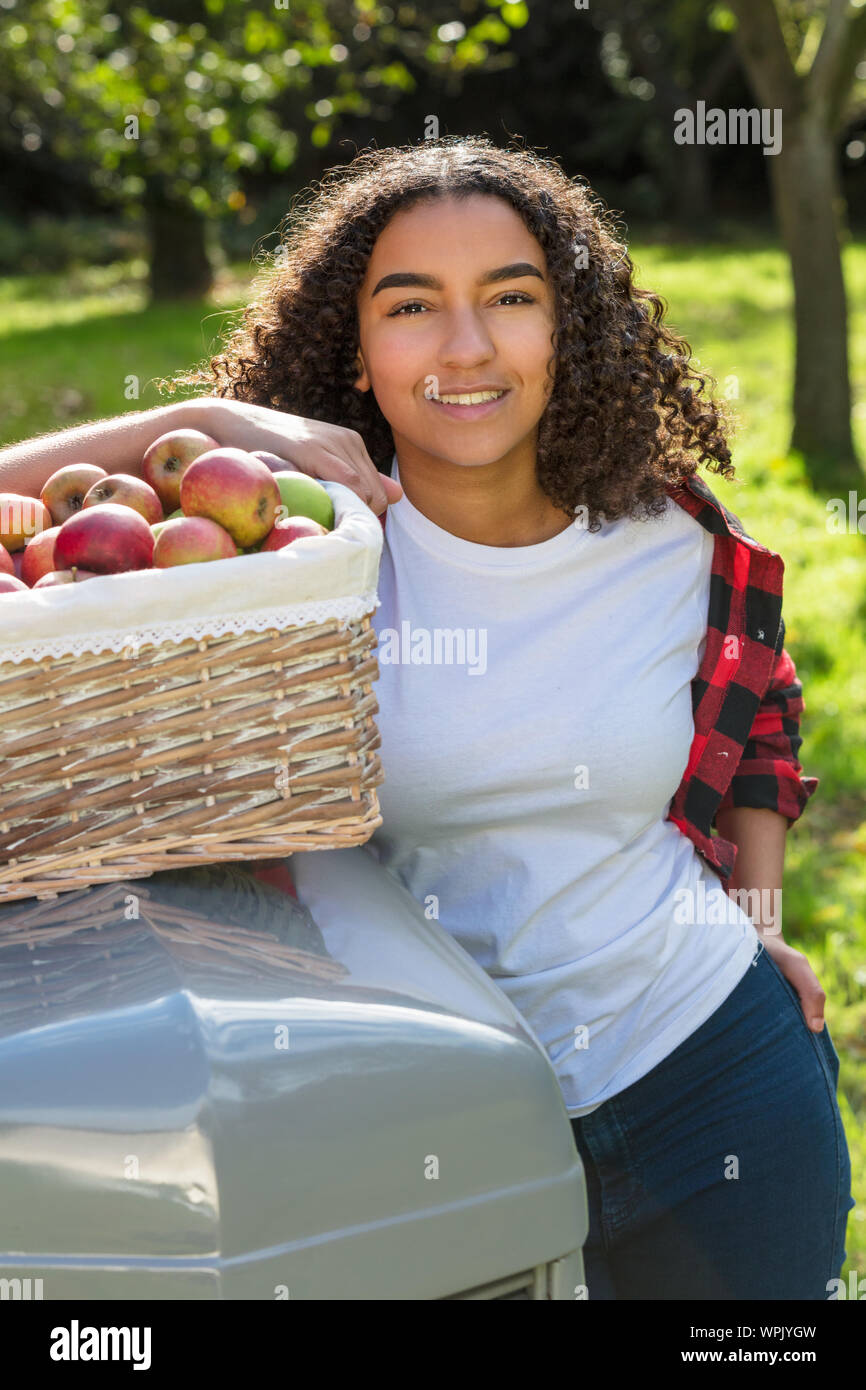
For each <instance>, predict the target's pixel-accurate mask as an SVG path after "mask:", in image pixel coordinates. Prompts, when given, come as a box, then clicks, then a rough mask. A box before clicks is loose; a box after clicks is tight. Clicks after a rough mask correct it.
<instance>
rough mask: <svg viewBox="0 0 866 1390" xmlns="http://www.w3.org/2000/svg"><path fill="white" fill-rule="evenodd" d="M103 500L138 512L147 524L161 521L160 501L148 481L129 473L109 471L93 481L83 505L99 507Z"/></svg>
mask: <svg viewBox="0 0 866 1390" xmlns="http://www.w3.org/2000/svg"><path fill="white" fill-rule="evenodd" d="M103 502H116V503H118V505H119V506H121V507H131V508H132V509H133V511H136V512H139V513H140V515H141V516H143V517H144V519H145V521H146V522H147V523H148V525H149V526H152V525H153V523H154V522H155V521H162V503H161V502H160V500H159V498H158V497H157V495H156V493H155V492H154V490H153V488H152V487H151V486H150V483H146V482H145V481H144V479H143V478H135V477H133V475H132V474H131V473H109V474H108V476H107V477H106V478H100V480H99V482H98V483H94V485H93V487H92V488H91V489H90V491H89V492H88V494H87V496H86V497H85V499H84V503H83V505H84V507H99V506H101V505H102V503H103Z"/></svg>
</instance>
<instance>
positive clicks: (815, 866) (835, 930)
mask: <svg viewBox="0 0 866 1390" xmlns="http://www.w3.org/2000/svg"><path fill="white" fill-rule="evenodd" d="M631 254H632V257H633V259H634V260H635V262H636V264H637V268H638V278H639V280H640V283H642V284H644V285H647V286H651V287H652V288H654V289H655V290H657V291H658V292H659V293H661V294H663V295H664V296H665V298H666V299H667V300H668V302H669V305H670V309H669V321H670V322H671V323H672V324H673V325H675V327H676V328H677V330H678V331H680V332H681V333H683V334H684V335H685V337H686V338H687V339H688V340H689V342H690V343H691V346H692V348H693V350H694V352H695V353H696V354H697V355H698V356H699V358H700V359H701V364H702V366H703V367H704V368H705V369H707V370H709V371H711V372H712V373H713V375H714V376H715V377H716V380H717V382H718V390H719V391H720V392H722V391H723V390H725V388H726V386H727V389H728V390H729V391H732V390H736V392H737V393H738V394H737V397H736V400H735V405H736V408H737V411H738V414H739V417H740V427H739V431H738V434H737V436H736V439H735V451H734V462H735V464H736V467H737V472H738V473H739V475H740V477H741V479H742V482H740V483H734V484H729V483H726V482H724V481H723V480H722V479H720V478H718V477H716V476H714V475H712V474H708V473H706V472H705V473H704V476H705V477H706V479H707V481H708V483H709V485H710V487H711V488H712V489H713V491H714V492H715V493H716V495H717V496H719V497H720V499H721V500H722V501H724V502H725V504H726V505H727V506H728V507H730V508H731V510H732V511H734V512H736V513H737V514H738V515H739V516H740V517H741V518H742V520H743V522H744V524H745V526H746V528H747V530H748V531H750V533H751V534H752V535H754V536H755V537H756V538H757V539H758V540H760V541H762V542H763V543H764V544H765V545H768V546H770V547H771V548H772V549H774V550H777V551H779V552H780V553H781V554H782V556H783V557H784V559H785V562H786V571H785V621H786V625H787V646H788V649H789V651H790V652H791V654H792V656H793V658H794V660H795V662H796V664H797V669H798V673H799V675H800V677H801V679H802V681H803V685H804V691H805V697H806V706H807V709H806V714H805V716H804V720H803V725H802V733H803V737H804V742H803V747H802V749H801V758H802V761H803V765H804V768H805V770H806V772H808V773H810V774H812V775H815V776H818V777H819V778H820V779H821V785H820V787H819V788H818V791H817V792H816V794H815V796H814V797H813V798H812V800H811V802H810V803H809V805H808V806H807V808H806V811H805V814H804V815H803V817H802V819H801V820H800V821H799V822H798V823H797V825H796V826H795V827H794V829H793V830H792V832H791V834H790V835H789V837H788V849H787V859H786V865H787V870H786V877H785V892H784V927H785V935H786V937H787V939H788V940H789V941H791V942H792V943H793V944H794V945H797V946H799V947H800V948H801V949H802V950H804V951H806V952H807V954H808V956H809V959H810V960H811V962H812V964H813V966H814V968H815V970H816V971H817V974H818V977H819V978H820V980H821V981H822V984H823V986H824V989H825V990H826V992H827V995H828V1004H827V1018H828V1020H829V1024H830V1029H831V1032H832V1034H833V1037H834V1039H835V1042H836V1046H837V1048H838V1050H839V1053H840V1056H841V1059H842V1070H841V1080H840V1105H841V1109H842V1115H843V1119H844V1121H845V1126H846V1130H847V1134H848V1141H849V1146H850V1149H851V1158H852V1164H853V1168H854V1196H855V1197H856V1199H857V1201H858V1203H860V1204H861V1205H860V1206H859V1207H857V1208H855V1209H854V1210H853V1211H852V1213H851V1216H850V1219H849V1226H848V1241H847V1248H848V1264H847V1265H846V1268H845V1271H844V1272H843V1277H846V1276H847V1273H848V1270H849V1269H856V1270H857V1271H858V1273H859V1274H861V1275H866V1105H864V1102H866V798H864V792H863V789H864V787H866V635H864V634H866V537H864V536H861V535H857V534H854V535H851V534H844V535H836V534H833V533H832V532H830V531H828V529H827V525H826V521H827V509H826V502H827V500H828V499H827V496H825V495H816V494H815V493H814V492H813V490H812V489H811V487H810V486H809V485H808V484H807V482H806V480H805V475H804V472H803V467H802V463H801V461H800V460H799V459H797V458H796V457H792V456H789V455H787V454H786V445H787V439H788V432H789V421H788V414H787V408H788V405H787V403H788V396H789V393H790V382H791V372H792V353H793V344H792V335H791V321H790V294H791V292H790V282H789V275H788V270H787V265H786V262H785V259H784V257H783V255H782V254H781V252H780V251H779V250H778V249H777V248H776V247H775V246H773V245H770V244H763V245H762V244H760V243H751V244H746V245H741V246H738V247H737V248H736V249H731V248H718V247H716V248H710V249H708V248H707V247H703V246H702V247H695V248H689V247H683V246H681V245H678V246H677V247H676V248H669V247H664V246H658V245H652V246H651V245H644V244H641V245H635V244H632V246H631ZM846 276H847V282H848V288H849V298H850V304H851V345H852V354H853V362H852V370H853V375H854V398H855V401H859V402H860V404H858V405H857V406H855V430H856V435H857V442H858V447H859V450H860V453H861V456H862V458H863V459H864V460H866V244H864V243H859V244H855V245H852V246H850V247H849V248H848V250H847V251H846ZM142 277H143V267H142V266H141V265H133V266H132V267H130V266H120V265H118V266H109V267H102V268H94V269H92V270H86V271H81V272H76V274H75V275H74V276H66V277H63V278H60V277H21V278H7V279H0V443H9V442H12V441H15V440H18V439H23V438H27V437H29V436H31V435H35V434H39V433H44V432H47V431H49V430H53V429H58V428H61V427H62V426H64V425H66V424H70V423H74V422H76V421H78V420H82V419H90V418H95V417H101V416H105V415H116V414H119V413H120V412H121V411H124V410H130V409H132V410H135V409H145V408H146V407H148V406H151V405H157V404H160V403H161V400H162V398H161V397H160V396H159V394H158V392H157V390H156V388H155V386H154V384H153V382H154V379H155V378H157V377H159V376H163V375H169V374H171V373H173V372H174V371H176V370H177V369H178V368H180V367H184V366H188V365H191V364H192V363H193V362H195V361H198V360H200V359H201V358H202V357H203V356H204V355H205V354H206V353H208V352H209V351H211V350H212V349H213V348H214V347H215V345H216V342H217V339H218V337H219V333H220V329H221V327H222V326H223V325H224V324H225V323H226V322H227V316H228V315H229V314H230V313H231V311H232V309H233V308H236V306H237V305H238V304H239V303H241V302H242V298H243V291H244V285H245V282H246V276H245V272H244V271H243V270H242V269H236V270H235V271H234V272H227V273H225V274H224V275H223V276H222V278H221V281H220V283H219V285H218V289H217V293H216V296H215V299H214V301H213V302H212V303H209V304H206V305H201V304H193V305H172V306H168V307H160V308H158V309H149V308H147V307H146V304H145V296H144V288H143V278H142ZM133 375H134V376H136V377H137V378H138V380H139V383H140V395H139V397H138V399H132V398H129V397H128V396H125V394H124V392H125V390H126V379H127V378H128V377H130V376H133ZM734 378H735V379H736V380H734ZM858 494H859V496H866V481H864V483H862V484H861V485H860V487H859V489H858ZM864 525H866V523H864ZM759 1045H760V1041H759V1040H758V1039H756V1046H759ZM785 1159H786V1156H784V1155H780V1173H783V1172H784V1162H785Z"/></svg>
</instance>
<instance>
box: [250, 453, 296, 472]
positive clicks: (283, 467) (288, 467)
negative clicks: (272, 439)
mask: <svg viewBox="0 0 866 1390" xmlns="http://www.w3.org/2000/svg"><path fill="white" fill-rule="evenodd" d="M250 453H251V454H252V456H253V458H254V459H261V461H262V463H266V464H267V465H268V468H269V469H270V470H271V472H272V473H292V472H295V471H296V470H295V465H294V464H293V463H290V462H289V460H288V459H281V458H280V456H279V454H270V453H268V451H267V449H251V450H250Z"/></svg>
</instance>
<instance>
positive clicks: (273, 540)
mask: <svg viewBox="0 0 866 1390" xmlns="http://www.w3.org/2000/svg"><path fill="white" fill-rule="evenodd" d="M328 534H329V533H328V531H327V530H326V529H325V527H324V526H322V525H321V524H320V523H319V522H318V521H313V520H312V518H311V517H308V516H285V517H283V519H282V520H281V521H278V522H277V524H276V526H275V527H274V529H273V530H272V531H271V533H270V535H269V536H268V538H267V540H266V541H265V543H264V545H263V546H262V552H264V551H266V550H282V549H283V547H284V546H287V545H291V543H292V541H300V540H303V539H304V537H305V536H327V535H328Z"/></svg>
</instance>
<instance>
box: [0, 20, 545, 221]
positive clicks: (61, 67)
mask: <svg viewBox="0 0 866 1390" xmlns="http://www.w3.org/2000/svg"><path fill="white" fill-rule="evenodd" d="M422 9H423V13H422ZM461 9H462V11H463V12H464V15H465V19H466V23H463V22H454V21H453V6H452V5H451V4H450V3H447V2H446V0H437V3H432V4H429V5H426V6H424V7H417V8H416V7H415V6H411V5H403V6H401V7H400V10H399V22H398V23H396V24H395V23H393V22H392V20H393V18H394V12H393V11H392V10H390V9H389V8H388V7H387V6H382V5H376V4H373V3H370V4H368V5H366V6H363V7H362V6H359V5H356V4H355V3H354V0H292V2H291V5H290V6H287V7H286V8H276V7H274V8H273V9H270V10H266V9H257V8H253V7H251V6H249V5H248V4H247V3H246V0H206V4H205V7H204V10H202V9H201V7H200V5H199V4H198V3H195V0H188V2H187V3H182V4H179V5H174V6H170V5H163V4H162V3H161V0H156V3H155V4H152V5H149V6H145V5H136V4H126V3H120V0H79V2H78V3H75V4H69V3H65V0H4V10H5V19H4V20H3V22H2V24H0V117H3V118H5V119H4V120H2V121H0V145H2V142H3V141H4V140H5V142H6V143H7V144H9V143H10V142H12V143H14V142H17V143H19V145H21V146H23V148H24V150H25V151H27V152H28V153H29V154H32V156H33V158H34V167H35V169H36V170H37V171H38V170H39V168H40V160H45V159H46V157H47V156H50V157H51V158H53V159H54V160H55V161H56V160H60V161H63V162H64V163H65V164H68V165H70V166H74V167H80V169H81V175H82V179H89V181H90V182H91V183H92V185H93V186H94V187H95V189H96V190H97V192H98V193H99V195H100V196H101V197H103V198H105V199H107V200H109V201H112V202H120V203H136V202H140V201H141V200H142V199H144V198H145V196H146V195H147V194H148V193H149V192H150V193H153V192H154V191H156V192H157V193H158V197H159V199H160V200H167V201H169V202H181V203H189V204H190V205H191V206H193V207H194V208H196V209H197V210H198V211H199V212H201V213H204V214H215V213H218V212H224V211H225V210H226V209H227V208H231V207H232V206H233V205H235V206H237V205H238V202H239V200H240V201H242V199H243V191H242V185H243V179H244V175H245V174H247V173H256V174H261V173H263V172H264V173H267V172H271V173H273V174H281V173H283V172H284V171H285V170H287V169H289V168H290V167H291V165H292V164H293V163H294V162H295V160H296V158H297V154H298V147H299V142H300V141H301V140H306V139H309V140H310V142H311V143H312V145H313V146H314V147H317V148H325V147H326V146H327V145H328V144H329V143H330V141H331V139H332V136H333V134H334V130H335V127H336V125H337V123H338V121H339V119H340V117H341V116H342V115H344V114H350V115H352V116H353V117H365V116H370V115H371V114H372V113H373V112H374V111H375V112H376V113H377V115H378V117H379V119H381V117H382V113H383V111H387V110H389V109H390V107H392V106H393V105H394V104H395V103H397V102H398V101H399V100H400V97H401V96H402V95H403V94H405V93H407V92H411V91H413V90H414V89H415V87H416V86H417V82H418V77H417V73H418V71H419V70H421V71H423V70H424V68H425V66H430V67H432V68H433V69H434V70H435V71H436V72H437V73H439V72H441V71H443V70H444V71H446V72H451V73H452V74H454V75H455V76H459V75H461V74H463V73H464V72H466V71H468V70H473V69H481V68H483V67H484V65H485V63H486V61H487V60H488V57H489V54H490V51H491V49H495V48H496V47H497V46H498V47H501V46H504V45H506V44H507V43H508V42H509V39H510V37H511V34H512V31H513V30H514V29H515V28H519V27H520V26H521V25H522V24H525V23H526V20H527V18H528V10H527V7H526V6H525V5H522V4H517V5H513V4H503V3H499V4H497V5H495V6H494V7H493V11H495V12H491V8H490V6H489V5H488V4H485V3H484V0H466V2H465V3H464V4H463V5H462V7H461ZM179 15H180V16H182V17H178V16H179ZM203 21H206V22H203ZM449 21H451V22H449ZM383 103H384V105H383Z"/></svg>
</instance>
